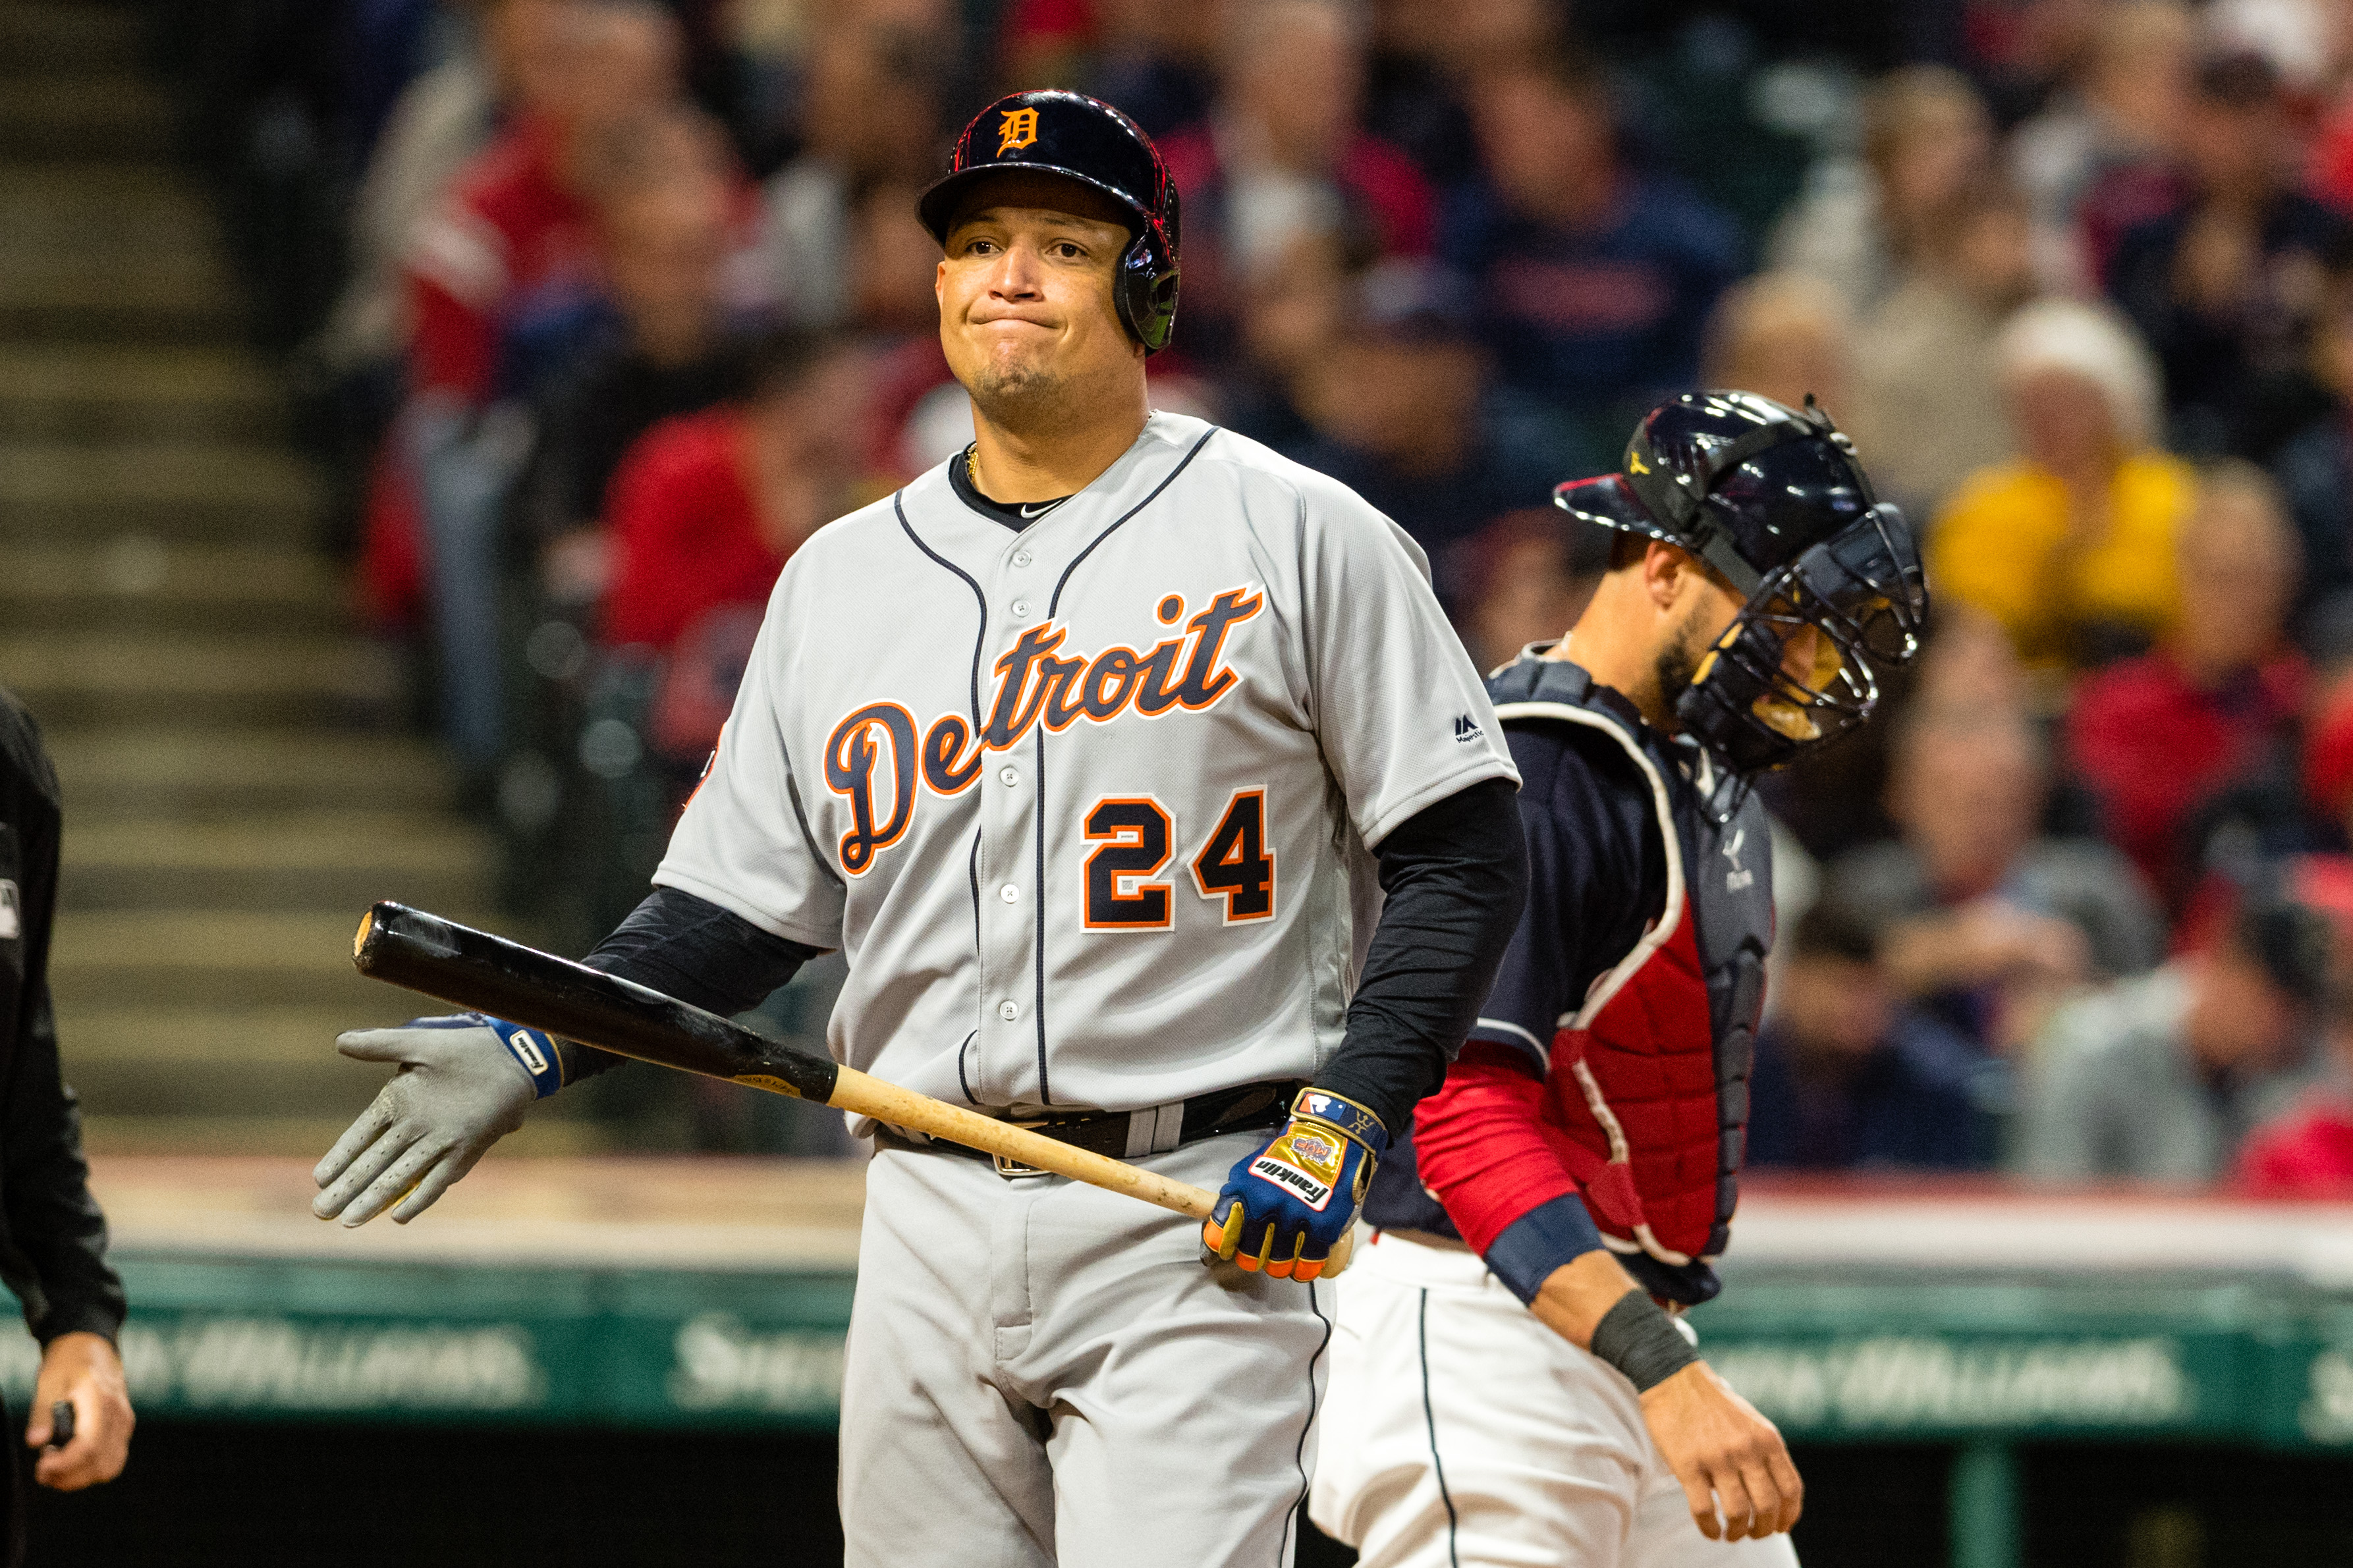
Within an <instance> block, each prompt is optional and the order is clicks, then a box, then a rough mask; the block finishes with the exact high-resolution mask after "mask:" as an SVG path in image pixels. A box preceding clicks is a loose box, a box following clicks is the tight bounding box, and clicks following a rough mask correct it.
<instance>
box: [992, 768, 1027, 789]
mask: <svg viewBox="0 0 2353 1568" xmlns="http://www.w3.org/2000/svg"><path fill="white" fill-rule="evenodd" d="M997 777H998V778H1000V779H1002V780H1003V781H1005V783H1006V784H1007V785H1008V787H1009V786H1011V785H1013V784H1019V783H1020V782H1021V770H1020V769H1018V768H1014V767H1002V768H999V769H997Z"/></svg>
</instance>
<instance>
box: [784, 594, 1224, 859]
mask: <svg viewBox="0 0 2353 1568" xmlns="http://www.w3.org/2000/svg"><path fill="white" fill-rule="evenodd" d="M1265 604H1266V596H1265V595H1264V594H1262V593H1260V592H1258V591H1256V590H1254V589H1250V588H1232V589H1229V590H1227V591H1226V592H1225V593H1222V594H1219V595H1218V596H1217V597H1216V598H1214V599H1212V600H1210V601H1209V607H1208V609H1206V610H1203V611H1202V612H1201V613H1200V614H1199V615H1197V616H1194V617H1193V618H1192V619H1191V620H1189V621H1187V622H1185V630H1184V631H1183V632H1182V633H1180V634H1178V635H1177V636H1176V637H1167V638H1166V639H1164V640H1162V641H1160V642H1157V643H1155V644H1154V645H1153V646H1152V647H1149V648H1147V649H1143V650H1138V649H1135V648H1132V647H1107V648H1104V649H1103V651H1102V652H1100V653H1098V654H1095V655H1094V656H1093V657H1092V658H1089V657H1086V656H1084V655H1070V656H1065V655H1064V654H1063V653H1062V651H1061V649H1062V647H1063V645H1064V643H1065V642H1066V641H1067V640H1068V637H1069V628H1067V627H1066V626H1063V625H1062V624H1061V623H1060V622H1059V621H1047V622H1045V623H1043V624H1042V625H1039V626H1032V627H1030V628H1029V630H1028V631H1025V632H1023V633H1022V634H1021V636H1020V638H1019V639H1018V641H1016V642H1015V643H1014V645H1013V646H1012V647H1010V648H1008V650H1006V653H1005V656H1004V657H1003V658H999V659H998V660H997V664H996V667H995V668H996V671H997V685H996V689H995V693H994V695H993V697H992V698H991V700H990V702H989V705H988V710H987V713H986V714H985V715H983V717H982V720H981V725H980V731H979V733H978V734H975V733H974V732H973V727H972V722H971V721H970V720H969V719H967V718H966V717H965V715H964V714H962V713H946V714H943V715H941V716H940V717H939V718H938V719H935V720H934V721H932V725H931V727H930V728H929V729H928V730H925V731H923V733H922V737H921V739H920V740H919V739H918V738H917V734H916V724H915V716H914V714H913V713H912V712H910V711H909V710H907V709H906V707H905V706H904V705H902V704H901V703H897V702H890V701H881V702H869V703H867V704H866V705H865V706H863V707H861V708H860V709H858V710H856V711H854V712H852V713H850V714H849V715H848V716H847V717H845V718H844V719H843V720H842V721H841V722H840V723H839V724H837V725H835V726H834V729H833V733H832V735H831V736H830V737H828V740H827V741H826V746H825V783H826V787H827V788H828V789H830V790H831V791H832V792H833V793H834V794H836V795H841V796H843V797H844V798H846V799H847V800H848V801H849V832H847V833H845V834H843V835H842V836H841V843H840V846H839V849H840V858H841V868H842V869H843V870H844V871H846V872H848V873H849V875H851V876H853V877H859V876H863V875H864V874H865V873H866V871H867V868H870V867H871V866H872V865H873V864H874V857H875V856H876V855H877V854H879V853H881V851H882V850H885V849H888V848H889V847H891V846H892V845H893V844H896V843H897V842H899V840H900V839H901V838H902V837H904V836H905V834H906V831H907V826H908V824H909V823H911V822H912V821H913V819H914V815H915V795H916V792H917V787H918V784H919V782H920V784H922V785H923V786H926V787H928V788H930V790H931V791H932V793H934V795H958V794H961V793H962V792H963V791H965V789H967V788H969V787H970V786H971V784H972V783H973V781H974V780H976V779H977V778H979V777H980V770H981V766H982V764H983V763H984V762H985V761H986V760H987V754H988V753H989V752H1004V751H1010V750H1011V749H1012V748H1014V747H1015V746H1017V745H1019V744H1020V743H1021V742H1022V740H1023V739H1024V738H1025V737H1026V736H1028V734H1029V731H1031V730H1033V729H1035V728H1037V727H1038V726H1039V725H1041V724H1042V725H1043V726H1044V727H1045V728H1046V729H1047V730H1049V731H1055V732H1057V733H1059V732H1060V731H1063V730H1067V729H1069V728H1070V727H1071V725H1073V724H1075V723H1078V722H1079V721H1081V720H1085V721H1088V722H1090V723H1095V724H1108V723H1110V722H1111V721H1113V720H1114V719H1117V718H1119V717H1120V716H1121V715H1122V714H1123V713H1125V712H1127V711H1129V710H1131V709H1132V710H1134V711H1135V712H1137V713H1140V714H1142V715H1143V716H1144V717H1145V718H1147V719H1153V718H1157V717H1158V716H1160V715H1161V714H1163V713H1166V712H1168V711H1170V710H1174V709H1187V710H1193V711H1196V712H1198V711H1201V710H1207V709H1209V708H1214V707H1216V706H1217V705H1218V703H1219V701H1220V700H1222V699H1223V698H1224V697H1225V695H1226V694H1227V693H1228V692H1229V691H1231V690H1232V689H1234V688H1235V687H1236V686H1238V685H1240V683H1241V677H1240V676H1239V675H1237V674H1235V673H1234V671H1233V668H1232V667H1231V666H1229V665H1228V664H1226V663H1224V662H1223V660H1224V654H1225V645H1226V636H1227V634H1228V633H1229V632H1230V631H1232V630H1233V628H1234V627H1235V626H1239V625H1240V624H1241V623H1242V622H1244V621H1247V620H1249V619H1250V617H1251V616H1255V615H1257V614H1258V613H1259V611H1260V610H1261V609H1262V608H1264V607H1265ZM1184 614H1185V601H1184V600H1183V599H1181V598H1179V597H1178V596H1177V595H1174V594H1171V595H1168V596H1167V597H1166V598H1164V599H1162V600H1161V601H1160V605H1159V607H1158V609H1157V610H1156V611H1155V615H1156V616H1157V618H1158V619H1159V621H1160V622H1161V624H1162V625H1164V626H1174V625H1176V622H1177V621H1178V620H1179V619H1180V618H1181V617H1182V616H1184Z"/></svg>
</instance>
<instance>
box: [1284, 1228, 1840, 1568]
mask: <svg viewBox="0 0 2353 1568" xmlns="http://www.w3.org/2000/svg"><path fill="white" fill-rule="evenodd" d="M1333 1289H1334V1291H1335V1293H1336V1295H1337V1296H1338V1299H1339V1319H1340V1323H1339V1330H1338V1332H1337V1333H1335V1335H1334V1336H1333V1342H1332V1390H1331V1394H1330V1396H1329V1398H1328V1399H1327V1400H1326V1401H1325V1406H1324V1415H1323V1416H1322V1419H1321V1449H1322V1455H1321V1458H1320V1461H1319V1463H1318V1465H1317V1468H1316V1471H1315V1484H1314V1489H1313V1490H1312V1492H1311V1493H1310V1495H1309V1501H1308V1516H1309V1517H1310V1518H1312V1519H1314V1521H1315V1523H1316V1525H1317V1527H1318V1528H1319V1529H1321V1530H1323V1531H1324V1533H1326V1534H1327V1535H1330V1536H1332V1537H1333V1538H1334V1539H1335V1540H1338V1541H1343V1542H1347V1543H1348V1544H1350V1545H1352V1546H1354V1547H1356V1550H1357V1553H1358V1562H1359V1563H1360V1564H1361V1568H1794V1565H1795V1564H1796V1563H1797V1561H1798V1554H1797V1552H1796V1549H1795V1548H1793V1547H1792V1546H1791V1545H1790V1543H1789V1538H1788V1536H1786V1535H1777V1536H1770V1537H1767V1539H1765V1540H1763V1541H1741V1542H1715V1541H1710V1540H1708V1539H1707V1537H1705V1536H1704V1535H1702V1534H1701V1533H1700V1532H1699V1528H1698V1527H1697V1526H1696V1525H1694V1524H1693V1523H1692V1519H1691V1510H1690V1509H1689V1507H1688V1506H1687V1505H1686V1504H1685V1502H1684V1500H1683V1488H1682V1486H1681V1485H1679V1484H1678V1483H1677V1482H1676V1480H1675V1479H1674V1475H1673V1473H1672V1471H1671V1470H1669V1469H1668V1468H1667V1462H1666V1460H1665V1458H1663V1457H1662V1456H1661V1454H1660V1453H1659V1450H1658V1446H1657V1445H1656V1444H1654V1443H1653V1442H1651V1434H1650V1431H1649V1429H1648V1428H1647V1427H1645V1426H1643V1425H1642V1410H1641V1405H1640V1403H1639V1402H1638V1401H1637V1400H1636V1398H1635V1394H1634V1385H1633V1384H1630V1383H1629V1382H1627V1381H1626V1379H1625V1377H1624V1375H1623V1374H1621V1373H1619V1372H1618V1371H1617V1370H1616V1369H1615V1368H1613V1367H1610V1366H1607V1365H1605V1364H1603V1363H1601V1362H1599V1361H1598V1360H1596V1359H1595V1358H1594V1357H1593V1356H1592V1355H1591V1354H1589V1353H1588V1352H1585V1351H1581V1350H1579V1349H1577V1347H1576V1346H1575V1345H1573V1344H1570V1343H1569V1342H1567V1340H1565V1339H1562V1338H1561V1337H1560V1336H1559V1335H1558V1334H1556V1333H1555V1332H1553V1331H1551V1330H1550V1329H1548V1328H1546V1327H1545V1325H1544V1324H1543V1323H1541V1322H1539V1321H1536V1318H1535V1315H1534V1314H1533V1313H1531V1312H1530V1311H1529V1310H1527V1309H1526V1308H1525V1307H1524V1306H1522V1305H1521V1304H1520V1300H1519V1298H1517V1297H1515V1296H1514V1295H1513V1294H1512V1293H1511V1291H1509V1290H1508V1289H1504V1284H1503V1282H1502V1281H1501V1280H1499V1279H1496V1278H1495V1277H1494V1276H1493V1275H1492V1274H1490V1273H1488V1272H1487V1268H1486V1266H1485V1265H1484V1264H1482V1262H1480V1260H1479V1258H1478V1257H1477V1256H1476V1255H1475V1254H1473V1253H1471V1252H1468V1251H1461V1252H1457V1251H1451V1250H1443V1249H1440V1248H1438V1247H1424V1246H1421V1245H1419V1244H1418V1243H1415V1242H1410V1241H1407V1240H1404V1239H1402V1238H1400V1237H1396V1236H1383V1237H1380V1239H1379V1240H1378V1241H1377V1242H1376V1243H1375V1244H1374V1245H1372V1246H1370V1247H1359V1248H1358V1249H1357V1254H1356V1263H1355V1265H1354V1266H1353V1267H1352V1268H1350V1269H1349V1270H1348V1272H1347V1273H1346V1274H1345V1275H1344V1276H1343V1277H1342V1278H1340V1279H1337V1280H1335V1281H1334V1282H1333Z"/></svg>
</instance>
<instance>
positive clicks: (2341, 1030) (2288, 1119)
mask: <svg viewBox="0 0 2353 1568" xmlns="http://www.w3.org/2000/svg"><path fill="white" fill-rule="evenodd" d="M2331 1011H2332V1013H2333V1015H2334V1016H2332V1017H2331V1018H2330V1020H2329V1023H2328V1045H2329V1054H2330V1056H2331V1057H2332V1058H2333V1060H2332V1061H2331V1063H2330V1064H2329V1076H2328V1077H2327V1079H2325V1080H2324V1081H2323V1082H2322V1083H2321V1085H2320V1086H2319V1087H2317V1088H2316V1089H2313V1090H2312V1091H2311V1092H2310V1093H2308V1094H2307V1095H2306V1096H2305V1098H2304V1100H2302V1101H2301V1102H2299V1103H2298V1104H2297V1105H2296V1107H2295V1109H2294V1110H2290V1111H2288V1112H2287V1113H2286V1114H2284V1115H2283V1116H2281V1117H2279V1118H2277V1119H2276V1120H2274V1121H2267V1122H2265V1123H2263V1125H2262V1126H2260V1127H2258V1128H2256V1129H2255V1130H2254V1131H2253V1132H2251V1133H2249V1134H2248V1135H2247V1142H2246V1143H2245V1145H2244V1146H2243V1147H2242V1148H2241V1149H2240V1151H2239V1162H2238V1168H2237V1170H2236V1172H2235V1173H2233V1176H2232V1185H2234V1186H2235V1187H2237V1188H2238V1189H2239V1190H2240V1191H2241V1192H2242V1193H2245V1194H2248V1195H2249V1196H2251V1197H2259V1198H2335V1199H2338V1200H2340V1201H2342V1200H2346V1199H2353V1009H2348V1005H2347V999H2346V998H2345V997H2344V996H2342V995H2341V994H2340V995H2339V996H2338V997H2337V999H2336V1001H2335V1002H2334V1003H2333V1004H2332V1007H2331Z"/></svg>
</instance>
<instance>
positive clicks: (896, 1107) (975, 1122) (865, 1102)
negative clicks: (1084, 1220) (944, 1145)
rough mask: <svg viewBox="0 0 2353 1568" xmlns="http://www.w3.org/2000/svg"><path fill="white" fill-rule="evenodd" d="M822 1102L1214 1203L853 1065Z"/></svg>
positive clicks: (1151, 1200) (1159, 1196)
mask: <svg viewBox="0 0 2353 1568" xmlns="http://www.w3.org/2000/svg"><path fill="white" fill-rule="evenodd" d="M826 1103H827V1104H828V1105H830V1106H832V1107H833V1108H834V1109H835V1110H847V1111H849V1112H851V1113H853V1114H855V1115H859V1116H871V1117H872V1118H873V1119H874V1120H875V1121H881V1122H885V1123H887V1124H889V1125H891V1126H892V1127H904V1128H907V1129H908V1130H910V1131H915V1132H923V1133H928V1134H930V1135H931V1136H933V1137H934V1138H944V1139H946V1140H947V1141H948V1142H951V1143H962V1144H964V1145H965V1147H966V1148H971V1149H979V1150H983V1151H985V1152H988V1153H991V1154H996V1155H999V1156H1002V1157H1003V1158H1005V1159H1008V1160H1011V1161H1014V1162H1016V1163H1019V1164H1024V1165H1029V1166H1030V1167H1032V1168H1034V1169H1036V1170H1040V1171H1051V1172H1052V1173H1054V1174H1056V1175H1058V1176H1068V1177H1070V1178H1071V1180H1072V1181H1074V1182H1084V1183H1086V1184H1088V1185H1089V1186H1094V1187H1103V1188H1105V1189H1107V1190H1109V1191H1111V1192H1114V1193H1124V1194H1126V1195H1127V1196H1129V1197H1132V1198H1141V1199H1142V1200H1143V1201H1144V1202H1145V1203H1148V1204H1155V1205H1158V1206H1159V1207H1161V1208H1164V1209H1167V1210H1169V1211H1170V1212H1171V1213H1174V1214H1181V1215H1187V1217H1189V1218H1192V1219H1204V1220H1205V1219H1208V1217H1209V1214H1210V1211H1211V1210H1212V1209H1214V1208H1215V1207H1216V1206H1217V1201H1218V1199H1217V1194H1214V1193H1208V1192H1204V1191H1203V1190H1202V1189H1200V1188H1199V1187H1197V1186H1194V1185H1192V1184H1190V1183H1187V1182H1179V1181H1176V1180H1174V1179H1172V1178H1170V1177H1167V1176H1164V1175H1162V1174H1160V1173H1158V1172H1156V1171H1147V1170H1145V1168H1144V1167H1142V1166H1141V1165H1131V1164H1129V1163H1127V1162H1126V1161H1124V1160H1114V1159H1113V1158H1112V1157H1111V1156H1110V1155H1108V1154H1098V1153H1095V1152H1092V1150H1087V1149H1081V1148H1078V1147H1076V1146H1074V1145H1072V1144H1069V1143H1065V1142H1062V1141H1061V1140H1060V1139H1059V1138H1049V1137H1047V1136H1046V1135H1045V1134H1044V1133H1042V1132H1036V1131H1031V1130H1030V1129H1029V1128H1027V1127H1017V1126H1015V1125H1014V1124H1013V1123H1011V1122H1009V1121H997V1119H996V1118H995V1117H991V1116H982V1115H980V1114H979V1113H978V1112H976V1111H971V1110H965V1109H964V1108H963V1107H962V1106H956V1105H950V1104H948V1103H947V1102H946V1101H945V1100H934V1099H933V1098H932V1097H931V1096H930V1095H927V1094H917V1093H915V1092H914V1091H913V1089H901V1088H900V1087H899V1086H898V1085H896V1084H892V1083H885V1082H883V1081H882V1080H881V1079H879V1078H871V1077H869V1076H868V1075H867V1074H865V1073H862V1072H860V1071H859V1070H858V1069H857V1068H842V1069H841V1072H840V1076H839V1078H838V1079H836V1080H835V1082H834V1089H833V1098H832V1099H830V1100H827V1101H826ZM1355 1239H1356V1238H1355V1237H1354V1235H1353V1234H1352V1235H1349V1236H1345V1237H1341V1238H1340V1244H1339V1245H1338V1246H1337V1247H1334V1248H1333V1249H1332V1260H1331V1262H1330V1263H1328V1264H1326V1265H1325V1266H1324V1278H1326V1279H1329V1278H1330V1277H1331V1276H1333V1275H1335V1274H1337V1273H1339V1272H1340V1271H1341V1270H1342V1269H1344V1268H1346V1267H1347V1266H1348V1261H1349V1258H1351V1257H1352V1256H1353V1255H1354V1252H1355V1247H1354V1243H1355Z"/></svg>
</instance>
